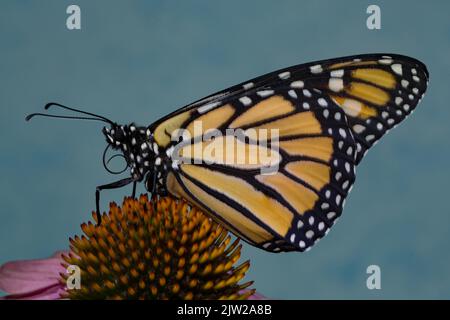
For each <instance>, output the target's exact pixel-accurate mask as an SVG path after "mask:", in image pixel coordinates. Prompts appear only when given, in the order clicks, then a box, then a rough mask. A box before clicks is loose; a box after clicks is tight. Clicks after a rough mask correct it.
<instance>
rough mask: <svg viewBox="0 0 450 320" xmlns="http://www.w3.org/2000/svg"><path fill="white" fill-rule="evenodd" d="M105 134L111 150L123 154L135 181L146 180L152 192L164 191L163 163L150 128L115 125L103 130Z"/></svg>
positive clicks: (147, 186)
mask: <svg viewBox="0 0 450 320" xmlns="http://www.w3.org/2000/svg"><path fill="white" fill-rule="evenodd" d="M103 134H104V135H105V137H106V141H107V142H108V144H109V145H110V146H111V148H112V149H113V150H117V151H120V152H121V153H122V154H123V156H124V158H125V160H126V162H127V165H128V167H129V168H130V174H131V177H132V178H133V179H134V180H135V181H139V182H140V181H142V180H144V179H145V182H146V183H145V185H146V188H147V190H148V191H150V192H155V191H160V190H161V189H164V188H163V186H162V185H161V184H162V181H163V179H161V178H162V174H161V172H162V171H163V170H162V169H163V163H162V161H161V159H160V158H159V154H158V148H157V145H156V143H154V141H153V135H152V132H151V130H150V129H149V128H147V127H139V126H136V125H135V124H134V123H131V124H129V125H114V126H112V127H111V128H107V127H105V128H103ZM158 193H160V192H158Z"/></svg>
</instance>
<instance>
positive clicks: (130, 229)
mask: <svg viewBox="0 0 450 320" xmlns="http://www.w3.org/2000/svg"><path fill="white" fill-rule="evenodd" d="M154 201H155V202H151V201H149V199H148V197H147V196H146V195H141V196H140V198H139V199H132V198H125V199H124V201H123V205H122V207H119V206H117V205H116V204H115V203H112V204H111V205H110V210H109V213H108V214H103V217H102V223H101V225H100V226H97V225H96V224H93V223H91V222H88V223H83V224H82V225H81V229H82V230H83V233H84V235H82V236H81V237H78V236H75V238H74V239H70V243H71V246H70V248H71V252H70V253H69V254H68V255H67V256H65V257H64V260H65V261H66V263H67V265H66V267H67V266H68V265H76V266H78V267H79V269H80V275H81V277H80V278H81V279H80V280H81V287H80V288H79V289H71V290H67V291H66V292H65V293H64V297H65V298H69V299H247V298H248V297H249V296H250V295H252V294H253V293H254V290H243V289H245V288H247V287H249V286H250V285H251V284H252V282H246V283H243V284H240V283H239V282H240V281H241V280H242V279H243V277H244V276H245V273H246V272H247V271H248V269H249V267H250V263H249V261H246V262H244V263H242V264H240V265H238V266H235V265H236V263H237V262H238V260H239V258H240V254H241V247H242V245H241V244H239V239H236V240H235V241H233V242H232V241H231V236H230V235H229V234H228V232H227V231H226V230H225V229H224V228H223V227H222V226H220V225H218V224H217V223H215V222H213V221H212V220H211V219H210V218H208V217H207V216H206V215H204V214H203V213H202V212H201V211H200V210H198V209H196V208H191V207H190V206H189V205H188V204H187V203H186V202H185V201H182V200H176V199H174V198H171V197H163V198H159V199H155V200H154ZM93 217H94V220H95V214H93ZM67 278H68V275H61V281H64V283H66V281H67Z"/></svg>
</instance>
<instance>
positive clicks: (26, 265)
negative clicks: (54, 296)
mask: <svg viewBox="0 0 450 320" xmlns="http://www.w3.org/2000/svg"><path fill="white" fill-rule="evenodd" d="M61 254H62V252H57V253H55V254H54V255H53V256H52V257H50V258H48V259H37V260H19V261H11V262H7V263H5V264H4V265H2V266H0V290H2V291H4V292H7V293H10V294H13V295H24V296H27V295H28V294H32V293H33V292H36V293H37V294H40V295H42V294H43V296H46V295H48V294H51V293H50V292H53V291H52V290H53V287H54V286H58V287H62V285H61V284H60V283H59V278H60V275H59V273H60V272H65V270H64V267H63V266H61V263H62V262H63V260H62V259H61Z"/></svg>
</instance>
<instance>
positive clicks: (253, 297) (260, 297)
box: [247, 292, 268, 300]
mask: <svg viewBox="0 0 450 320" xmlns="http://www.w3.org/2000/svg"><path fill="white" fill-rule="evenodd" d="M247 300H268V298H267V297H265V296H263V295H262V294H260V293H258V292H255V293H254V294H252V295H251V296H250V297H248V299H247Z"/></svg>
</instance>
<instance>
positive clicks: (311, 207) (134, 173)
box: [26, 54, 429, 252]
mask: <svg viewBox="0 0 450 320" xmlns="http://www.w3.org/2000/svg"><path fill="white" fill-rule="evenodd" d="M428 76H429V75H428V71H427V69H426V67H425V65H424V64H423V63H421V62H420V61H417V60H415V59H413V58H409V57H406V56H401V55H394V54H365V55H357V56H350V57H343V58H337V59H330V60H324V61H317V62H312V63H307V64H300V65H296V66H292V67H289V68H285V69H281V70H278V71H275V72H271V73H268V74H266V75H263V76H260V77H257V78H255V79H252V80H249V81H246V82H243V83H241V84H238V85H235V86H233V87H231V88H228V89H225V90H223V91H220V92H218V93H215V94H212V95H210V96H208V97H206V98H203V99H201V100H198V101H196V102H194V103H192V104H189V105H187V106H185V107H183V108H181V109H179V110H177V111H175V112H173V113H171V114H169V115H167V116H165V117H163V118H162V119H160V120H158V121H156V122H154V123H153V124H151V125H149V126H147V127H144V126H137V125H135V124H134V123H131V124H129V125H119V124H117V123H115V122H113V121H111V120H109V119H107V118H105V117H102V116H99V115H96V114H93V113H90V112H85V111H81V110H79V109H74V108H69V107H67V106H64V105H61V104H57V103H49V104H47V105H46V107H45V108H46V109H48V108H49V107H51V106H55V107H59V108H62V109H66V110H70V111H74V112H77V113H80V114H83V116H58V115H51V114H43V113H34V114H30V115H29V116H27V118H26V119H27V120H29V119H31V118H32V117H34V116H36V115H40V116H48V117H56V118H66V119H86V120H98V121H103V122H106V123H108V124H109V127H104V128H103V134H104V135H105V138H106V141H107V143H108V144H107V148H106V149H105V153H106V150H107V149H108V148H109V147H111V148H112V149H114V150H118V151H120V153H121V155H122V156H123V157H124V158H125V160H126V162H127V168H128V167H129V168H130V173H131V175H130V177H127V178H125V179H122V180H119V181H116V182H114V183H110V184H105V185H101V186H98V187H97V189H96V208H97V215H98V222H99V223H100V222H101V215H100V209H99V196H100V191H101V190H104V189H112V188H119V187H123V186H125V185H128V184H133V192H132V195H133V196H134V195H135V190H136V183H138V182H145V186H146V189H147V190H148V191H149V192H151V193H152V195H165V194H167V193H169V194H171V195H173V196H175V197H178V198H180V197H181V198H184V199H185V200H187V201H188V202H189V203H190V204H192V205H194V206H197V207H199V208H201V209H203V210H204V211H205V212H207V213H209V214H210V216H211V218H213V219H214V220H216V221H217V222H219V223H221V224H222V225H224V226H225V227H226V228H228V229H229V230H230V231H232V232H233V233H234V234H235V235H236V236H238V237H240V238H242V239H244V240H246V241H247V242H248V243H250V244H252V245H254V246H257V247H259V248H262V249H264V250H267V251H271V252H279V251H305V250H307V249H309V248H310V247H311V246H312V245H313V244H314V243H315V242H316V241H318V240H319V239H320V238H322V237H323V236H324V235H325V234H327V233H328V231H329V230H330V228H331V226H332V225H333V224H334V223H335V222H336V220H337V218H338V217H339V216H340V215H341V212H342V209H343V206H344V203H345V198H346V197H347V195H348V193H349V192H350V190H351V188H352V185H353V182H354V180H355V167H356V165H357V164H358V163H359V162H360V161H361V160H362V158H363V157H364V155H365V154H366V152H367V150H368V149H370V148H371V147H372V146H373V145H374V144H375V143H376V142H377V141H378V140H379V139H380V138H381V137H382V136H383V135H384V134H385V133H387V132H388V131H389V130H390V129H391V128H393V127H395V126H396V125H397V124H399V123H400V122H401V121H403V120H404V119H405V118H406V117H407V116H408V115H409V114H410V113H411V112H412V111H413V110H414V109H415V107H416V106H417V104H418V103H419V102H420V101H421V99H422V97H423V95H424V92H425V90H426V87H427V84H428ZM196 122H197V123H198V122H200V123H201V124H202V129H201V131H200V132H197V133H195V132H194V131H195V130H194V124H195V123H196ZM180 129H184V131H185V132H187V133H188V134H190V136H189V137H188V138H184V136H178V137H177V138H176V139H174V132H175V131H177V130H180ZM227 129H240V130H241V131H242V132H243V133H244V138H242V137H240V138H236V137H234V136H230V134H228V133H227V132H228V131H227ZM251 129H259V130H269V129H270V130H272V129H276V130H277V131H278V141H277V142H276V143H274V144H273V146H276V147H277V148H278V149H277V150H276V151H274V152H273V153H271V160H272V162H274V163H275V164H276V165H277V168H278V170H277V171H276V172H272V173H270V174H264V173H262V171H261V170H260V169H261V168H262V166H263V164H262V162H258V161H256V162H255V163H250V162H249V161H247V160H244V161H243V162H242V163H236V156H235V155H233V154H231V153H230V152H229V151H228V150H225V149H224V148H223V149H220V148H219V149H215V153H216V155H217V154H218V155H220V156H221V157H215V156H214V155H211V154H206V153H202V154H200V157H198V156H196V155H194V156H192V154H191V153H190V152H188V151H191V150H192V148H194V149H195V148H196V147H199V146H202V147H208V145H209V144H208V141H205V140H204V139H203V138H200V139H199V137H201V136H203V135H204V134H206V133H207V132H208V130H216V131H218V132H219V134H222V136H221V137H214V139H211V141H212V140H214V141H215V142H221V143H222V142H224V141H225V139H230V141H234V142H235V143H236V144H240V145H241V146H243V149H241V150H244V153H247V154H254V153H255V152H256V151H255V150H257V151H261V149H262V148H270V147H272V145H271V144H270V143H269V144H266V145H265V147H256V149H253V151H251V150H250V147H251V146H252V145H254V144H255V142H262V141H263V140H264V141H266V140H268V138H267V137H266V138H264V137H260V136H258V135H254V134H249V132H250V130H251ZM260 140H261V141H260ZM209 142H210V141H209ZM266 142H267V141H266ZM219 146H220V144H219ZM222 146H223V145H222ZM267 146H269V147H267ZM233 150H234V149H233ZM105 153H104V154H103V164H104V165H105V168H106V169H107V170H108V171H110V170H109V169H108V168H107V166H106V162H105ZM183 156H184V157H183ZM180 157H183V159H184V160H186V158H188V159H190V160H197V161H194V162H193V163H192V161H191V162H188V161H182V162H180V161H179V160H178V159H179V158H180ZM194 158H195V159H194ZM206 160H212V161H209V162H207V161H206ZM110 172H112V171H110Z"/></svg>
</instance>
